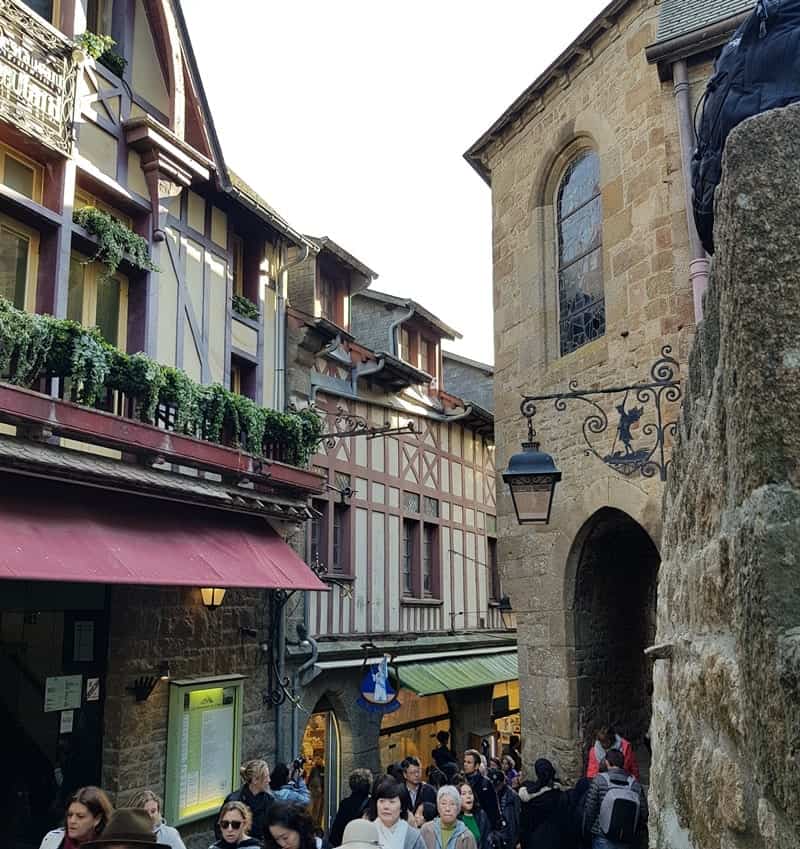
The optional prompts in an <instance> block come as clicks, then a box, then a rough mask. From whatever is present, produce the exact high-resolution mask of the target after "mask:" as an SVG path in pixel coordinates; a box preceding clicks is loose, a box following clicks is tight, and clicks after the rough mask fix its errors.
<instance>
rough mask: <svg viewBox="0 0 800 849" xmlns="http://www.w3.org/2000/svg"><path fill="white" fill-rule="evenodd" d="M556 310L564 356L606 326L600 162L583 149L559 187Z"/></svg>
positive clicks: (589, 151) (591, 153)
mask: <svg viewBox="0 0 800 849" xmlns="http://www.w3.org/2000/svg"><path fill="white" fill-rule="evenodd" d="M557 224H558V313H559V337H560V339H561V355H562V356H563V355H564V354H569V353H570V351H574V350H576V349H577V348H580V347H581V345H585V344H586V343H587V342H591V341H592V339H597V338H599V337H600V336H602V335H603V334H604V333H605V330H606V310H605V298H604V293H603V206H602V200H601V197H600V160H599V158H598V156H597V154H596V153H595V152H594V151H591V150H587V151H583V152H582V153H580V154H579V155H578V156H577V157H576V158H575V159H574V160H573V161H572V162H571V163H570V165H569V167H568V168H567V170H566V172H565V174H564V177H563V178H562V180H561V186H560V187H559V190H558V203H557Z"/></svg>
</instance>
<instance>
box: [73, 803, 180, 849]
mask: <svg viewBox="0 0 800 849" xmlns="http://www.w3.org/2000/svg"><path fill="white" fill-rule="evenodd" d="M112 843H117V844H119V845H121V846H149V847H151V849H170V847H169V846H167V845H166V844H165V843H156V836H155V834H153V821H152V820H151V819H150V815H149V814H148V813H147V811H145V810H144V808H117V810H116V811H114V813H113V814H111V816H110V818H109V820H108V823H107V825H106V827H105V828H104V829H103V833H102V834H98V836H97V837H96V838H95V839H94V840H90V841H89V842H88V843H84V845H83V849H95V847H100V846H108V845H109V844H112Z"/></svg>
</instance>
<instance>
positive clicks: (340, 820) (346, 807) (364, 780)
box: [328, 769, 372, 846]
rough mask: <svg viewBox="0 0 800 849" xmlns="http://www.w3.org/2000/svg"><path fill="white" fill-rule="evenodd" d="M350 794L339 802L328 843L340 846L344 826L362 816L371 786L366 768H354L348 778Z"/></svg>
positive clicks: (370, 775)
mask: <svg viewBox="0 0 800 849" xmlns="http://www.w3.org/2000/svg"><path fill="white" fill-rule="evenodd" d="M348 783H349V785H350V795H349V796H347V797H346V798H345V799H342V801H341V802H340V803H339V810H338V811H336V817H335V818H334V820H333V825H332V826H331V830H330V834H329V835H328V843H329V844H330V845H331V846H340V845H341V843H342V840H343V839H344V829H345V826H346V825H347V824H348V823H349V822H352V821H353V820H355V819H358V818H359V817H361V816H363V814H364V812H365V811H366V810H367V804H368V803H369V789H370V787H371V786H372V773H371V772H370V771H369V770H368V769H354V770H353V771H352V772H351V773H350V778H349V779H348Z"/></svg>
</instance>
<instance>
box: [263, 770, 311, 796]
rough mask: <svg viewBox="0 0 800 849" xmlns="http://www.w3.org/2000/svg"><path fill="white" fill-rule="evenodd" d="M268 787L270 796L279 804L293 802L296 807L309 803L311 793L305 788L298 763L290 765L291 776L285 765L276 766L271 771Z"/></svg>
mask: <svg viewBox="0 0 800 849" xmlns="http://www.w3.org/2000/svg"><path fill="white" fill-rule="evenodd" d="M269 786H270V788H271V789H272V795H273V796H274V797H275V798H276V799H279V800H280V801H281V802H295V803H296V804H298V805H308V804H310V802H311V793H310V792H309V790H308V787H306V782H305V780H304V779H303V770H302V764H301V763H300V762H299V761H294V762H293V763H292V771H291V774H290V773H289V767H288V766H287V765H286V764H277V765H276V766H275V769H273V770H272V776H271V777H270V780H269Z"/></svg>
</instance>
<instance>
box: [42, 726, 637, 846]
mask: <svg viewBox="0 0 800 849" xmlns="http://www.w3.org/2000/svg"><path fill="white" fill-rule="evenodd" d="M437 736H438V743H439V745H438V746H437V748H436V749H434V750H433V752H432V753H431V754H432V761H433V762H432V763H431V765H430V766H429V767H428V769H427V771H426V776H425V778H426V779H427V780H423V775H422V769H421V765H420V762H419V760H418V759H417V758H416V757H413V756H409V757H407V758H405V759H404V760H403V761H402V762H399V763H395V764H391V765H390V766H389V767H388V768H387V770H386V773H385V774H383V775H379V776H377V777H374V776H373V774H372V772H371V771H370V770H368V769H356V770H354V771H353V772H352V773H351V774H350V777H349V784H350V795H349V796H347V797H346V798H344V799H343V800H342V802H341V803H340V805H339V808H338V810H337V812H336V815H335V817H334V818H333V821H332V823H331V827H330V829H329V831H328V832H327V833H325V832H323V831H322V830H321V829H320V828H319V824H318V823H317V822H315V820H314V819H313V818H312V815H311V812H310V810H309V806H310V803H311V795H310V793H309V791H308V788H307V786H306V784H305V781H304V780H303V774H302V768H301V767H302V764H301V762H298V761H295V762H294V763H293V764H292V765H291V766H288V765H286V764H278V765H277V766H276V767H275V768H274V770H273V771H272V774H270V770H269V767H268V765H267V763H266V761H263V760H252V761H248V762H247V763H246V764H244V766H243V767H242V769H241V778H242V785H241V787H240V788H239V789H238V790H236V791H235V792H233V793H231V794H230V795H229V796H228V798H227V799H226V800H225V802H224V804H223V805H222V807H221V808H220V811H219V813H218V815H217V818H216V822H215V832H216V838H217V839H216V841H215V842H214V843H213V844H212V845H211V846H210V847H209V849H250V847H254V849H335V847H343V849H627V848H628V847H631V849H634V847H639V846H640V845H642V840H643V839H644V838H645V835H646V825H647V815H648V811H647V799H646V796H645V793H644V790H643V788H642V786H641V784H640V783H639V768H638V765H637V763H636V758H635V757H634V754H633V749H632V747H631V745H630V743H629V742H628V741H627V740H625V739H624V738H622V737H621V736H620V735H619V734H617V733H616V732H615V731H614V730H613V729H612V728H608V727H606V728H601V729H599V730H598V732H597V735H596V740H595V743H594V745H593V747H592V749H591V750H590V753H589V759H588V767H587V771H586V776H585V777H584V778H582V779H580V781H578V782H577V783H576V784H575V786H573V787H566V786H565V785H563V784H562V783H561V781H559V778H558V776H557V774H556V770H555V768H554V766H553V764H552V763H551V762H550V761H549V760H547V759H546V758H540V759H539V760H537V761H536V762H535V763H534V765H533V769H532V771H531V772H530V773H529V772H528V771H526V770H524V769H523V765H522V758H521V756H520V753H519V746H518V743H519V741H518V739H517V738H512V740H511V745H510V746H509V747H508V751H507V753H506V754H504V755H503V757H501V758H499V759H498V758H488V759H487V758H486V757H485V755H483V754H482V753H481V752H479V751H477V750H476V749H468V750H467V751H465V752H464V753H463V756H462V757H461V758H458V757H457V755H456V753H455V752H454V751H453V750H452V749H451V748H450V745H449V735H448V734H447V732H444V731H443V732H440V733H439V735H437ZM142 846H152V847H155V849H185V846H184V844H183V841H182V840H181V837H180V834H179V833H178V831H177V830H176V829H175V828H173V827H171V826H169V825H167V824H166V823H165V822H164V819H163V816H162V803H161V799H160V798H159V797H158V796H157V795H156V794H155V793H153V792H151V791H149V790H144V791H139V792H137V793H136V794H135V795H134V796H133V797H132V798H130V799H129V800H128V801H127V804H126V806H125V807H123V808H118V809H117V810H116V811H114V810H113V809H112V806H111V803H110V801H109V799H108V796H107V795H106V794H105V793H104V792H103V791H102V790H101V789H99V788H97V787H84V788H81V789H80V790H78V791H77V792H76V793H74V794H73V796H72V797H71V799H70V800H69V804H68V805H67V810H66V816H65V823H64V827H63V828H59V829H56V830H54V831H51V832H49V833H48V834H46V835H45V837H44V839H43V841H42V844H41V847H40V849H139V847H142Z"/></svg>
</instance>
